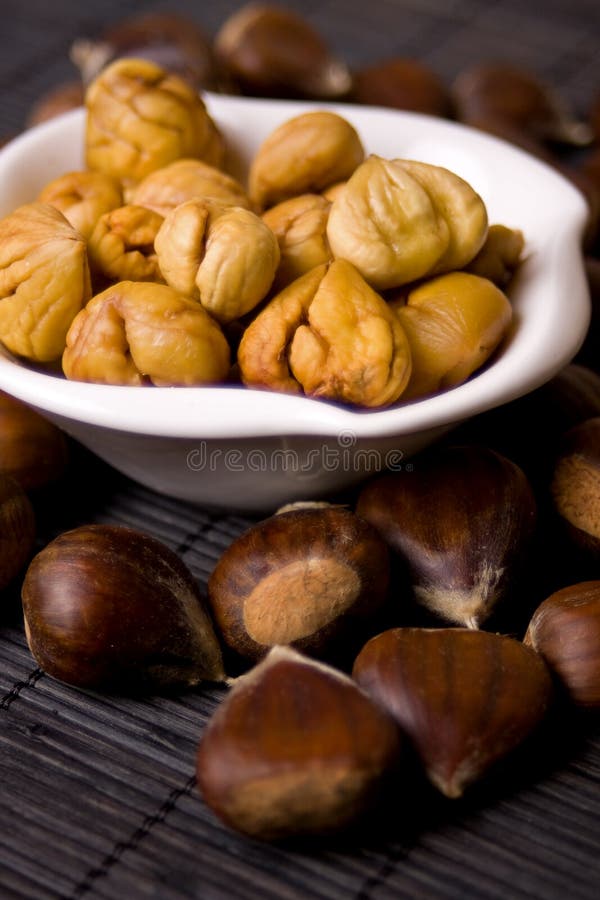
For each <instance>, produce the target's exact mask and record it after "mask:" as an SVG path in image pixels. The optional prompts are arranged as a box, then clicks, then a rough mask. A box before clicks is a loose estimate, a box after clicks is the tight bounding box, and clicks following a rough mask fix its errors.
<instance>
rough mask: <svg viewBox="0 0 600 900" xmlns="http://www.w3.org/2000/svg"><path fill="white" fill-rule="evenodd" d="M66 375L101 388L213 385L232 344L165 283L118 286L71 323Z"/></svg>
mask: <svg viewBox="0 0 600 900" xmlns="http://www.w3.org/2000/svg"><path fill="white" fill-rule="evenodd" d="M63 369H64V373H65V375H66V376H67V378H71V379H73V380H75V381H94V382H99V383H101V384H125V385H142V384H155V385H197V384H214V383H215V382H218V381H222V380H223V379H224V378H225V377H226V376H227V373H228V371H229V345H228V343H227V341H226V340H225V337H224V335H223V333H222V331H221V329H220V328H219V326H218V325H217V323H216V322H215V321H214V320H213V319H212V318H211V317H210V316H209V314H208V313H207V312H206V311H205V310H204V309H203V308H202V307H201V306H200V304H199V303H196V301H194V300H190V299H189V298H187V297H184V296H182V295H181V294H178V293H177V291H174V290H173V288H170V287H168V286H167V285H164V284H153V283H151V282H134V281H120V282H119V283H118V284H115V285H113V286H112V287H110V288H108V289H107V290H105V291H103V292H102V293H101V294H97V295H96V296H95V297H93V298H92V300H90V302H89V303H88V304H87V306H86V307H85V308H84V309H82V310H81V312H80V313H79V315H78V316H77V317H76V319H75V321H74V322H73V324H72V326H71V328H70V329H69V333H68V335H67V347H66V349H65V352H64V354H63Z"/></svg>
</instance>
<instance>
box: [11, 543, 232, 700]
mask: <svg viewBox="0 0 600 900" xmlns="http://www.w3.org/2000/svg"><path fill="white" fill-rule="evenodd" d="M22 599H23V612H24V615H25V630H26V635H27V640H28V643H29V647H30V650H31V652H32V654H33V656H34V657H35V659H36V660H37V662H38V664H39V666H40V667H41V668H42V669H43V670H44V671H45V672H47V673H48V674H49V675H52V676H53V677H54V678H58V679H59V680H61V681H65V682H67V683H69V684H73V685H77V686H80V687H92V688H99V687H102V688H109V689H111V690H119V691H129V690H139V689H140V688H142V687H143V688H146V689H148V688H157V687H158V688H161V687H170V686H171V685H194V684H197V683H198V682H199V681H201V680H215V681H217V680H222V679H223V677H224V673H223V667H222V661H221V653H220V649H219V646H218V643H217V640H216V638H215V635H214V632H213V629H212V624H211V622H210V619H209V617H208V614H207V613H206V611H205V609H204V607H203V604H202V599H201V597H200V594H199V591H198V588H197V586H196V583H195V581H194V579H193V577H192V575H191V573H190V572H189V571H188V569H187V568H186V566H185V565H184V564H183V562H182V561H181V560H180V559H179V557H178V556H177V555H176V554H175V553H173V551H172V550H170V549H169V548H168V547H166V546H165V545H164V544H162V543H161V542H160V541H157V540H156V539H155V538H153V537H150V536H149V535H147V534H143V533H142V532H138V531H134V530H133V529H131V528H125V527H123V526H115V525H84V526H81V527H79V528H75V529H73V530H72V531H68V532H65V533H64V534H62V535H60V536H59V537H58V538H56V539H55V540H54V541H52V542H51V543H50V544H48V545H47V546H46V547H45V548H44V549H43V550H42V551H41V552H40V553H38V554H37V556H36V557H35V558H34V559H33V560H32V562H31V564H30V566H29V568H28V570H27V574H26V576H25V580H24V583H23V589H22Z"/></svg>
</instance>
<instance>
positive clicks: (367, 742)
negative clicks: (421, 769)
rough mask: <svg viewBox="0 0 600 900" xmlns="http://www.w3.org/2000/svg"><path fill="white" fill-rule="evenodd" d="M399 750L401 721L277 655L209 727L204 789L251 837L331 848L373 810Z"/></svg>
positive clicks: (294, 659) (352, 688)
mask: <svg viewBox="0 0 600 900" xmlns="http://www.w3.org/2000/svg"><path fill="white" fill-rule="evenodd" d="M400 750H401V737H400V734H399V731H398V728H397V727H396V725H395V723H394V721H393V719H392V718H391V717H390V716H388V715H387V714H386V713H385V712H384V711H382V710H381V709H379V707H378V706H377V705H376V704H375V703H373V702H372V701H371V700H370V699H369V698H368V697H367V696H366V695H365V694H364V693H363V691H361V690H360V689H359V688H358V687H357V685H356V684H355V683H354V682H353V681H352V680H351V679H350V678H348V677H347V676H345V675H342V674H341V673H340V672H338V671H336V670H335V669H332V668H330V667H329V666H325V665H323V664H322V663H316V662H314V661H313V660H310V659H307V658H306V657H303V656H302V655H301V654H299V653H297V652H295V651H292V650H290V648H289V647H276V648H274V649H273V650H272V651H271V652H270V654H269V655H268V656H267V657H266V658H265V659H264V660H263V661H262V662H261V663H259V665H258V666H256V667H255V668H254V669H252V670H251V671H250V672H248V673H247V674H246V675H243V676H242V677H241V678H238V679H237V680H236V682H235V683H234V685H233V687H232V689H231V691H230V693H229V694H228V696H227V697H226V698H225V700H224V701H223V703H222V704H221V706H220V707H219V708H218V709H217V711H216V713H215V714H214V715H213V717H212V718H211V719H210V721H209V723H208V725H207V727H206V730H205V732H204V735H203V737H202V741H201V743H200V747H199V751H198V758H197V775H198V784H199V787H200V790H201V792H202V795H203V797H204V800H205V802H206V803H207V805H208V806H209V807H210V808H211V809H212V810H213V812H215V813H216V814H217V815H218V816H219V817H220V818H221V819H223V821H224V822H225V823H226V824H227V825H229V826H230V827H232V828H235V829H237V830H239V831H241V832H243V833H245V834H248V835H250V836H252V837H255V838H260V839H262V840H277V839H280V838H284V837H294V836H297V835H316V836H318V837H319V838H322V836H323V834H328V833H332V832H338V831H341V830H343V829H345V828H347V827H348V826H350V825H353V824H354V823H355V822H356V821H357V820H358V819H359V818H360V817H361V816H362V815H363V813H365V812H366V811H367V810H369V808H370V807H371V805H372V804H373V802H374V800H376V799H377V797H378V794H379V793H380V790H381V787H382V785H383V783H384V779H385V777H386V775H387V774H388V773H389V772H390V771H391V770H392V769H394V768H395V766H396V764H397V762H398V757H399V754H400Z"/></svg>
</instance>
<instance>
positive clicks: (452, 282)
mask: <svg viewBox="0 0 600 900" xmlns="http://www.w3.org/2000/svg"><path fill="white" fill-rule="evenodd" d="M85 104H86V110H87V117H86V127H85V161H86V166H87V168H86V169H85V170H84V171H80V172H68V173H65V174H64V175H61V176H59V177H58V178H55V179H54V180H53V181H51V182H50V183H48V184H46V185H45V186H44V187H43V188H42V190H41V191H40V193H39V195H38V197H37V199H36V200H35V202H32V203H28V204H25V205H23V206H21V207H19V208H18V209H16V210H14V211H13V212H12V213H11V214H9V215H8V216H6V217H5V218H4V219H3V220H2V221H1V222H0V300H1V301H2V302H1V303H0V340H1V341H2V343H3V344H4V346H5V347H7V348H8V349H9V350H10V351H11V352H12V353H13V354H15V355H17V356H19V357H20V358H21V359H23V360H25V361H28V362H29V363H33V364H35V365H42V366H44V365H47V364H53V365H57V364H60V365H61V366H62V371H63V372H64V374H65V376H66V377H67V378H68V379H74V380H77V381H91V382H96V383H103V384H110V385H133V386H143V385H159V386H160V385H166V386H183V387H185V386H193V385H205V384H215V383H225V382H230V383H231V382H233V381H234V380H235V379H237V380H238V382H239V381H240V380H241V382H242V383H243V384H244V385H246V386H248V387H251V388H259V389H270V390H275V391H283V392H287V393H304V394H305V395H307V396H310V397H315V398H322V399H326V400H332V401H337V402H341V403H346V404H351V405H355V406H359V407H366V408H373V407H385V406H389V405H391V404H394V403H396V402H398V401H400V402H403V401H407V400H413V399H415V398H419V397H423V396H427V395H430V394H433V393H436V392H437V391H440V390H444V389H447V388H450V387H453V386H455V385H458V384H461V383H462V382H463V381H465V380H466V379H467V378H469V377H470V375H472V374H473V373H474V372H475V371H476V370H477V369H479V368H480V367H481V366H482V365H483V364H484V363H485V362H486V361H487V360H488V359H489V358H490V357H491V355H492V354H493V353H494V351H495V350H496V348H497V347H498V346H499V345H500V343H501V342H502V340H503V338H504V336H505V334H506V333H507V330H508V328H509V326H510V324H511V320H512V309H511V305H510V303H509V300H508V298H507V296H506V294H505V293H504V288H505V287H506V286H507V284H508V282H509V281H510V278H511V276H512V274H513V272H514V271H515V269H516V268H517V267H518V265H519V262H520V260H521V256H522V253H523V248H524V238H523V235H522V234H521V232H520V231H518V230H516V229H513V228H509V227H507V226H504V225H492V226H491V227H489V225H488V216H487V211H486V208H485V205H484V203H483V201H482V199H481V197H480V196H479V195H478V194H477V193H476V192H475V191H474V190H473V188H472V187H471V186H470V185H469V184H468V183H467V182H465V181H464V180H463V179H462V178H460V177H458V176H457V175H455V174H454V173H453V172H451V171H449V170H447V169H445V168H442V167H439V166H434V165H430V164H426V163H422V162H417V161H413V160H404V159H391V160H389V159H382V158H380V157H378V156H375V155H372V156H369V157H368V158H366V159H365V150H364V147H363V143H362V139H361V137H360V135H359V134H358V133H357V131H356V129H355V128H354V127H353V125H352V124H351V123H350V122H349V121H347V120H346V119H345V118H344V117H343V116H341V115H339V114H337V113H334V112H331V111H328V110H325V109H319V110H315V111H311V112H307V113H304V114H302V115H297V116H294V117H292V118H291V119H289V120H288V121H284V122H283V123H282V124H281V125H279V126H278V127H277V128H275V130H274V131H273V132H272V133H271V134H270V135H268V136H267V138H266V139H265V140H264V141H263V143H262V144H261V145H260V147H259V149H258V152H257V153H256V154H255V156H254V158H253V159H252V161H251V164H250V169H249V173H248V182H247V187H244V186H243V185H242V184H240V183H239V182H238V181H237V180H236V179H235V178H233V177H232V175H230V174H228V173H227V172H226V171H224V166H225V163H226V151H227V147H226V142H225V140H224V138H223V136H222V134H221V133H220V131H219V128H218V127H217V125H216V124H215V122H214V121H213V119H212V118H211V116H210V115H209V113H208V111H207V109H206V107H205V105H204V103H203V101H202V99H201V98H200V96H199V94H198V93H197V91H196V90H195V89H194V88H192V87H191V86H190V85H189V84H188V83H187V82H186V81H185V80H184V79H182V78H180V77H179V76H178V75H175V74H173V73H171V72H168V71H167V70H165V69H162V68H160V67H159V66H157V65H156V64H155V63H153V62H150V61H148V60H144V59H135V58H129V57H127V58H124V59H118V60H116V61H115V62H112V63H111V64H110V65H109V66H108V67H106V68H104V69H102V70H101V72H100V73H99V74H98V75H97V77H96V78H95V79H94V80H93V81H92V83H91V84H90V85H89V87H88V89H87V91H86V96H85Z"/></svg>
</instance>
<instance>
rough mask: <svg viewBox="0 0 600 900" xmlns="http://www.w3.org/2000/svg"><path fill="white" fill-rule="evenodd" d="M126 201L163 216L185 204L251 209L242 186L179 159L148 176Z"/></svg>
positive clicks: (201, 164) (199, 162) (196, 162)
mask: <svg viewBox="0 0 600 900" xmlns="http://www.w3.org/2000/svg"><path fill="white" fill-rule="evenodd" d="M128 199H129V201H130V202H131V203H135V204H136V206H146V207H148V209H153V210H154V211H155V212H157V213H160V214H161V216H166V215H167V213H168V212H170V211H171V210H172V209H175V207H176V206H179V205H180V204H181V203H185V202H186V200H214V201H215V202H217V203H220V204H221V206H243V207H244V208H246V209H249V207H250V200H249V199H248V197H247V195H246V192H245V190H244V188H243V187H242V185H241V184H240V183H239V182H238V181H236V180H235V178H232V177H231V175H226V174H225V172H221V171H220V169H217V168H215V166H209V165H208V164H207V163H205V162H202V160H200V159H178V160H177V161H176V162H173V163H171V164H170V165H168V166H163V167H162V168H161V169H158V170H157V171H156V172H151V174H150V175H148V176H146V178H144V180H143V181H141V182H140V183H139V184H138V185H137V186H136V187H135V188H133V190H132V191H131V192H130V196H129V198H128Z"/></svg>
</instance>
